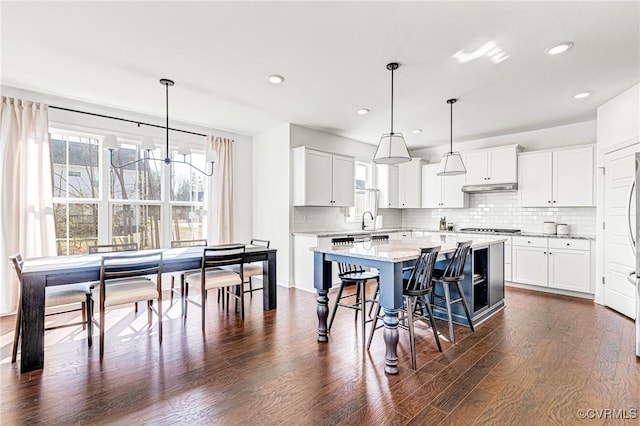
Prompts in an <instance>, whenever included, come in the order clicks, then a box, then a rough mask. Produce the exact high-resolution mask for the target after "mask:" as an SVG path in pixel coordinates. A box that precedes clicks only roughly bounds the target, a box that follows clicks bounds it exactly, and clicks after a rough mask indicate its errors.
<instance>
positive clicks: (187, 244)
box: [170, 238, 207, 306]
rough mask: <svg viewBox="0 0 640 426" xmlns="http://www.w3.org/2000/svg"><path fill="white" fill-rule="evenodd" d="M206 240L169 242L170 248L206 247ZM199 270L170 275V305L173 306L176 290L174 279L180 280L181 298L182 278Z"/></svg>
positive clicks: (181, 290) (181, 291)
mask: <svg viewBox="0 0 640 426" xmlns="http://www.w3.org/2000/svg"><path fill="white" fill-rule="evenodd" d="M206 246H207V240H206V239H204V238H203V239H198V240H173V241H171V248H185V247H206ZM199 270H200V269H191V270H188V271H178V272H173V273H171V300H170V304H171V306H173V293H174V292H177V291H178V290H177V289H176V288H175V280H176V277H177V278H178V279H179V280H180V290H179V291H180V293H179V294H180V297H182V293H183V288H184V277H185V276H186V275H188V274H191V273H193V272H198V271H199Z"/></svg>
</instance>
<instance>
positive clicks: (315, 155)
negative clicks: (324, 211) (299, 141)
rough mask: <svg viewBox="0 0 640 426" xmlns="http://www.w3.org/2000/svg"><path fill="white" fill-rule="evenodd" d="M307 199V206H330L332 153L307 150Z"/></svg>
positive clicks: (305, 174)
mask: <svg viewBox="0 0 640 426" xmlns="http://www.w3.org/2000/svg"><path fill="white" fill-rule="evenodd" d="M304 157H305V158H304V161H305V168H304V169H305V173H304V177H302V179H304V185H305V197H304V198H305V200H304V203H303V205H306V206H330V205H332V204H331V201H332V200H333V198H332V197H331V185H332V178H331V154H328V153H326V152H320V151H312V150H309V149H306V150H305V155H304Z"/></svg>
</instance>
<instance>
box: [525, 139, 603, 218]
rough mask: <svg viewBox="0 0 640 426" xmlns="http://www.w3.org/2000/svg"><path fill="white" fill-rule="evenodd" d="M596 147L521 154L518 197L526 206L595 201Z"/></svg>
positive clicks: (590, 202) (576, 204)
mask: <svg viewBox="0 0 640 426" xmlns="http://www.w3.org/2000/svg"><path fill="white" fill-rule="evenodd" d="M593 160H594V156H593V147H592V146H582V147H577V148H569V149H561V150H553V151H538V152H527V153H522V154H520V155H519V156H518V169H519V173H518V198H519V201H520V205H521V206H523V207H543V206H546V207H578V206H593V205H594V195H593V188H594V173H593V172H594V164H593Z"/></svg>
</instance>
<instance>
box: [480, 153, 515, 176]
mask: <svg viewBox="0 0 640 426" xmlns="http://www.w3.org/2000/svg"><path fill="white" fill-rule="evenodd" d="M487 167H488V168H489V169H488V176H487V177H488V179H487V182H486V183H513V182H517V181H518V158H517V152H516V147H515V146H508V147H504V148H494V149H491V150H490V151H489V152H488V158H487Z"/></svg>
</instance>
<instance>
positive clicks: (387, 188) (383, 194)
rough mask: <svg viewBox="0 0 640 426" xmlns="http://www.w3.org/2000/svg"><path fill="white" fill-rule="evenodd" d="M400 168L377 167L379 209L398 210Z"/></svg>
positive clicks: (384, 165)
mask: <svg viewBox="0 0 640 426" xmlns="http://www.w3.org/2000/svg"><path fill="white" fill-rule="evenodd" d="M398 177H399V170H398V166H390V165H386V164H383V165H377V166H376V188H377V189H378V190H379V191H380V198H379V200H378V207H380V208H381V209H396V208H398Z"/></svg>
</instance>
